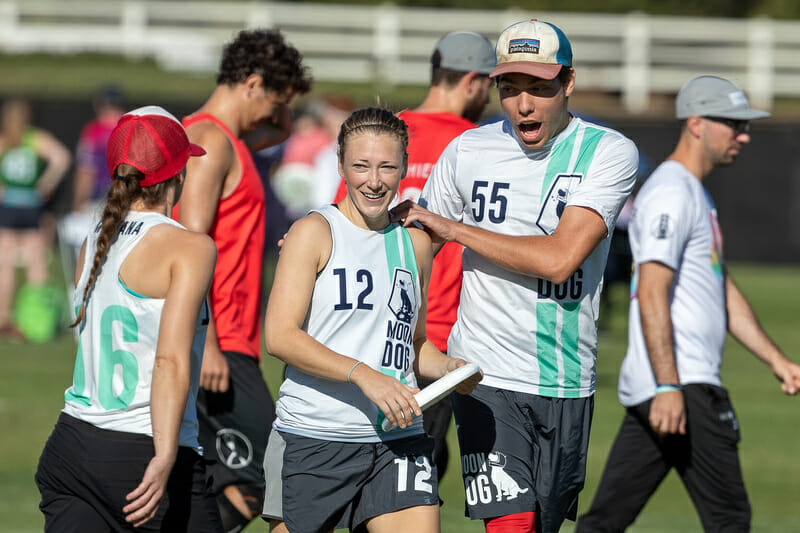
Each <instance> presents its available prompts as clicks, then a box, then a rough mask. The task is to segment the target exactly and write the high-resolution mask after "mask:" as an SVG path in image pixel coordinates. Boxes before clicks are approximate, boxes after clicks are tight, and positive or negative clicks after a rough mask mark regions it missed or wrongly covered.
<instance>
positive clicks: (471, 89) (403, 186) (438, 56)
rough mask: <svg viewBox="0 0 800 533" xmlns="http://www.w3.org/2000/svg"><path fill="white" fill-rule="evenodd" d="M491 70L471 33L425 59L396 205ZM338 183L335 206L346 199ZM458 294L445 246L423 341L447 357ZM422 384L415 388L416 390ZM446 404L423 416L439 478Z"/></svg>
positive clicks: (485, 46) (457, 274)
mask: <svg viewBox="0 0 800 533" xmlns="http://www.w3.org/2000/svg"><path fill="white" fill-rule="evenodd" d="M494 65H495V54H494V46H492V43H490V42H489V40H488V39H486V38H485V37H483V36H481V35H478V34H477V33H472V32H466V31H457V32H453V33H448V34H447V35H445V36H444V37H442V38H441V39H440V40H439V42H438V43H437V44H436V47H435V48H434V50H433V54H432V55H431V84H430V88H429V89H428V94H427V95H426V97H425V100H423V102H422V104H420V106H419V107H417V108H416V109H414V110H405V111H402V112H400V113H399V115H398V116H399V117H400V118H402V119H403V120H404V121H405V122H406V124H407V125H408V137H409V139H408V173H407V174H406V177H405V178H403V180H402V181H401V182H400V188H399V190H398V192H397V199H396V201H397V202H400V201H403V200H406V199H409V198H410V199H412V200H414V201H417V199H419V194H420V192H422V188H423V187H424V186H425V182H426V181H427V179H428V174H430V172H431V169H432V168H433V165H435V164H436V161H438V159H439V156H440V155H441V153H442V152H443V151H444V149H445V148H446V147H447V145H448V144H449V143H450V141H452V140H453V139H454V138H456V137H458V136H459V135H461V134H462V133H463V132H464V131H466V130H468V129H471V128H474V127H476V124H475V122H476V121H477V120H478V119H479V118H480V116H481V114H482V113H483V110H484V108H485V107H486V104H487V103H489V86H490V84H491V81H490V79H489V73H490V72H491V71H492V69H493V68H494ZM346 192H347V191H346V189H345V185H344V180H342V182H341V183H340V185H339V190H338V192H337V194H336V199H335V201H336V202H338V201H339V200H341V199H342V198H344V196H345V194H346ZM460 295H461V246H460V245H459V244H456V243H447V244H445V245H444V246H443V247H442V248H441V250H440V251H439V252H438V253H437V255H436V257H435V258H434V260H433V271H432V272H431V280H430V288H429V289H428V318H427V323H426V331H427V334H428V339H430V340H431V342H433V344H435V345H436V347H437V348H439V349H440V350H441V351H443V352H447V338H448V337H449V336H450V330H451V329H452V328H453V324H454V323H455V321H456V315H457V313H458V303H459V300H460ZM424 385H427V383H424V382H423V383H421V384H420V386H424ZM450 414H451V408H450V402H449V400H443V401H441V402H439V403H438V404H437V405H435V406H434V407H431V408H429V409H428V410H426V411H425V416H424V417H423V421H424V424H425V431H426V433H428V434H429V435H431V436H432V437H433V438H434V440H435V442H436V445H435V448H434V458H435V460H436V468H437V470H438V472H439V477H440V478H441V476H442V475H443V474H444V472H445V470H446V468H447V461H448V451H447V443H446V440H445V436H446V434H447V428H448V426H449V424H450Z"/></svg>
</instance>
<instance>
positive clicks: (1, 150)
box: [0, 99, 70, 340]
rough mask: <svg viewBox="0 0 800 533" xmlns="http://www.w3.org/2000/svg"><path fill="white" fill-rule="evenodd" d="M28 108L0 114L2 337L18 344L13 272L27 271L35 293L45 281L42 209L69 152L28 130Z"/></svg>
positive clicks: (19, 105)
mask: <svg viewBox="0 0 800 533" xmlns="http://www.w3.org/2000/svg"><path fill="white" fill-rule="evenodd" d="M31 121H32V111H31V107H30V104H29V103H28V102H27V101H26V100H23V99H11V100H8V101H6V102H5V103H3V106H2V109H1V110H0V250H2V252H1V253H0V336H4V337H10V338H13V339H17V340H21V339H22V338H23V336H22V333H21V332H20V330H19V329H18V328H17V326H16V325H14V324H13V322H12V316H11V312H12V308H13V305H14V295H15V293H16V279H15V269H16V265H17V262H18V261H21V262H22V264H23V266H24V267H25V280H26V283H27V284H29V286H31V287H32V288H33V289H34V290H36V289H38V288H42V287H44V285H45V284H46V283H47V279H48V270H47V253H48V242H49V239H48V238H47V236H46V234H45V231H44V229H43V228H42V214H43V207H44V203H45V202H46V201H47V200H48V199H49V198H50V196H51V195H52V194H53V192H54V191H55V189H56V187H57V186H58V184H59V182H60V181H61V179H62V178H63V177H64V174H65V173H66V171H67V169H68V168H69V165H70V154H69V151H68V150H67V148H66V147H65V146H64V145H63V144H62V143H61V142H60V141H59V140H58V139H56V138H55V137H54V136H53V135H52V134H50V133H49V132H47V131H44V130H42V129H39V128H36V127H34V126H33V125H32V124H31Z"/></svg>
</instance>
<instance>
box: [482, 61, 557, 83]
mask: <svg viewBox="0 0 800 533" xmlns="http://www.w3.org/2000/svg"><path fill="white" fill-rule="evenodd" d="M561 67H562V65H559V64H555V65H554V64H549V63H534V62H533V61H509V62H508V63H503V64H501V65H497V66H496V67H494V69H492V73H491V74H489V77H490V78H496V77H497V76H502V75H503V74H511V73H519V74H527V75H528V76H533V77H535V78H541V79H543V80H552V79H553V78H555V77H556V76H558V73H559V72H561Z"/></svg>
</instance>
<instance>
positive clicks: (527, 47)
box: [508, 39, 539, 54]
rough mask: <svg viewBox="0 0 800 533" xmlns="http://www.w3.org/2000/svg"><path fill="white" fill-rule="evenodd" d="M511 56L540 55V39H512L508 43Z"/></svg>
mask: <svg viewBox="0 0 800 533" xmlns="http://www.w3.org/2000/svg"><path fill="white" fill-rule="evenodd" d="M508 53H509V54H538V53H539V39H511V40H510V41H509V43H508Z"/></svg>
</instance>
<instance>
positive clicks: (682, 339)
mask: <svg viewBox="0 0 800 533" xmlns="http://www.w3.org/2000/svg"><path fill="white" fill-rule="evenodd" d="M628 232H629V238H630V242H631V251H632V252H633V259H634V263H635V264H636V269H635V271H634V275H633V279H632V281H631V304H630V316H629V326H628V352H627V354H626V355H625V359H624V360H623V361H622V368H621V370H620V375H619V399H620V401H621V402H622V404H623V405H625V406H633V405H637V404H639V403H641V402H643V401H645V400H647V399H649V398H652V397H653V396H654V395H655V389H656V382H655V377H654V375H653V369H652V366H651V365H650V359H649V357H648V355H647V348H646V347H645V343H644V336H643V334H642V322H641V317H640V315H639V300H638V298H637V297H636V296H637V294H636V289H637V281H638V273H639V265H641V264H642V263H647V262H651V261H657V262H659V263H663V264H664V265H666V266H668V267H669V268H671V269H672V270H674V271H675V278H674V281H673V286H672V291H671V294H670V318H671V319H672V328H673V338H674V345H673V346H674V352H675V359H676V363H677V367H678V376H679V377H680V381H681V383H683V384H686V383H708V384H712V385H721V380H720V365H721V364H722V349H723V346H724V344H725V334H726V330H727V322H726V316H727V315H726V311H725V308H726V300H725V273H724V268H723V259H722V234H721V233H720V229H719V224H718V222H717V210H716V209H715V207H714V202H713V200H712V199H711V196H710V195H709V194H708V191H706V190H705V188H703V185H702V184H701V182H700V180H699V179H697V178H696V177H695V176H693V175H692V174H691V173H689V171H688V170H686V168H685V167H684V166H683V165H681V164H680V163H678V162H677V161H665V162H664V163H662V164H661V165H659V166H658V168H657V169H656V170H655V171H654V172H653V174H652V175H651V176H650V178H649V179H648V180H647V182H646V183H645V184H644V186H643V187H642V190H641V191H640V192H639V194H638V195H637V196H636V202H635V203H634V210H633V217H632V219H631V224H630V226H629V227H628Z"/></svg>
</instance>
